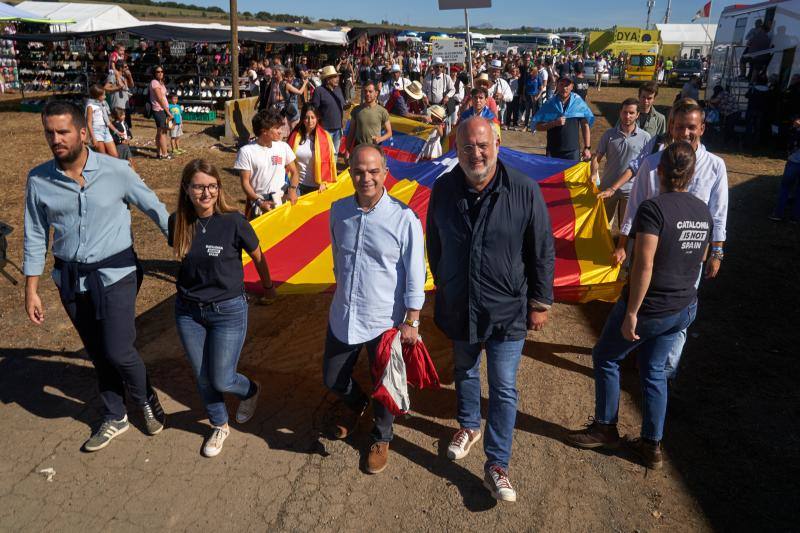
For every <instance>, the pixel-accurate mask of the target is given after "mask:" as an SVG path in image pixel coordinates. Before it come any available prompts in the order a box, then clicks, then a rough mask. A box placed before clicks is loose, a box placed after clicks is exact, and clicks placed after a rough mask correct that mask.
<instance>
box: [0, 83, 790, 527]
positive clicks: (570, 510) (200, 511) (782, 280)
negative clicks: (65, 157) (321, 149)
mask: <svg viewBox="0 0 800 533" xmlns="http://www.w3.org/2000/svg"><path fill="white" fill-rule="evenodd" d="M634 93H635V91H634V90H633V89H619V88H610V89H605V88H604V89H603V91H602V92H601V93H599V94H598V93H594V92H593V93H592V95H591V96H592V100H593V102H592V105H593V106H594V107H595V109H597V110H598V112H599V115H600V116H599V120H598V121H597V124H596V126H595V128H594V129H593V133H594V134H595V139H598V138H599V135H600V133H601V132H602V131H603V129H605V128H606V127H608V121H607V120H606V117H605V116H604V115H612V116H613V115H614V113H615V112H616V111H615V109H616V108H615V105H616V104H615V103H617V102H620V101H622V99H623V98H624V97H625V96H628V95H631V94H634ZM673 94H674V93H673V92H671V91H669V92H668V91H665V94H662V95H661V96H660V97H659V103H664V104H666V103H668V102H670V101H671V100H672V96H673ZM0 120H2V123H3V127H2V129H0V143H2V146H3V147H4V148H5V149H4V150H3V151H2V152H1V153H0V169H2V170H0V187H2V190H3V191H4V197H3V202H2V208H0V219H2V220H4V221H6V222H8V223H10V224H12V225H14V226H17V229H16V231H15V232H14V233H13V234H12V236H11V239H10V244H11V257H12V259H14V260H15V261H17V262H20V257H21V237H22V235H21V220H22V207H23V187H24V179H25V175H26V172H27V169H28V168H30V167H31V166H33V165H34V164H35V163H36V162H40V161H43V160H45V159H47V158H48V157H49V154H48V151H47V148H46V146H45V143H44V141H43V139H42V135H41V132H40V126H39V123H38V117H36V116H34V115H29V114H19V113H2V115H0ZM612 122H613V120H612ZM135 127H136V134H137V135H138V136H139V137H140V138H144V137H147V138H150V137H151V136H152V133H153V130H152V127H151V125H150V123H148V122H144V121H137V123H136V124H135ZM205 129H206V128H205V127H203V126H200V125H189V126H188V127H187V130H188V132H189V135H187V137H186V145H187V146H188V147H189V148H190V153H189V154H188V155H187V156H183V157H181V158H180V159H179V160H177V161H173V162H171V163H168V164H166V165H164V164H160V163H158V162H156V161H153V160H151V159H145V158H139V159H138V160H137V164H138V165H139V167H138V168H139V169H140V171H141V174H142V175H143V177H144V178H145V179H146V181H147V183H148V184H149V185H150V186H151V187H153V188H154V189H155V190H156V192H157V193H158V194H159V195H160V196H161V198H162V199H163V200H164V201H165V202H166V203H167V204H168V205H174V200H175V184H176V182H177V180H178V175H179V171H180V168H181V167H182V165H183V164H185V162H187V161H188V160H189V158H191V157H192V156H195V155H202V156H203V157H208V158H210V159H212V160H214V161H215V162H216V163H217V164H219V165H220V166H221V167H222V168H225V169H229V168H230V167H231V166H232V162H233V157H234V154H233V153H230V152H226V151H224V150H220V149H219V148H217V147H214V146H215V141H214V139H213V138H212V137H210V136H209V135H208V134H207V133H213V132H212V131H204V130H205ZM541 142H542V136H541V135H537V136H535V137H531V136H530V135H529V134H522V133H509V134H507V135H506V138H505V139H504V145H507V146H511V147H516V148H519V149H525V150H531V151H536V152H541V147H540V146H539V145H540V143H541ZM596 142H597V141H596V140H595V145H596ZM724 157H725V159H726V162H727V163H728V166H729V169H730V182H731V187H732V189H731V198H732V201H731V212H730V224H729V233H730V242H729V247H728V255H727V256H726V259H725V264H724V265H723V274H722V277H721V278H720V279H719V280H717V281H716V282H714V283H708V284H704V286H703V287H702V297H701V302H702V303H701V307H700V315H699V317H698V321H697V322H696V324H695V326H694V328H693V333H694V334H693V335H692V338H691V339H690V340H689V343H688V345H687V349H686V355H685V357H686V359H685V365H684V367H683V368H682V372H683V373H682V375H681V381H680V382H679V387H678V392H677V394H676V396H675V398H671V406H670V413H669V419H668V423H667V429H666V437H665V448H666V450H667V456H668V465H667V466H666V468H665V469H664V470H663V471H661V472H657V473H656V472H652V471H650V472H648V471H646V470H645V469H644V468H642V467H640V466H638V465H637V464H635V463H633V462H631V460H630V458H628V457H626V456H624V455H603V454H599V453H592V452H585V451H580V450H576V449H573V448H571V447H569V446H567V445H565V444H564V443H563V442H562V437H563V434H564V432H565V431H566V430H567V429H571V428H574V427H578V426H580V425H581V424H582V423H583V421H584V420H585V419H586V416H587V415H589V414H591V413H592V406H593V383H592V379H591V374H592V363H591V357H590V355H589V354H590V350H591V346H592V344H593V342H594V340H595V339H596V336H597V334H598V333H599V330H600V328H601V327H602V324H603V321H604V318H605V315H606V314H607V312H608V309H609V306H608V305H607V304H602V303H592V304H587V305H582V306H577V305H556V306H555V307H554V310H553V313H552V315H553V316H552V318H551V322H550V323H549V325H548V327H547V329H546V330H545V331H544V332H542V333H540V334H536V335H532V336H531V337H530V338H529V342H528V343H526V345H525V349H524V354H525V357H524V358H523V361H522V364H521V366H520V373H519V385H518V387H519V390H520V403H519V414H518V417H517V431H516V433H515V443H514V456H513V458H512V466H511V474H512V480H513V481H514V483H515V485H516V488H517V490H518V492H519V502H518V503H517V504H515V505H496V502H495V501H494V500H492V499H491V498H489V497H488V496H487V493H486V491H485V490H484V489H483V488H482V485H481V475H482V463H483V459H484V458H483V453H482V451H481V450H480V449H475V450H474V451H473V452H472V454H471V455H470V456H469V457H468V458H466V459H465V460H464V461H463V462H459V463H452V462H450V461H448V460H447V459H445V458H443V453H442V451H443V448H444V447H445V446H446V442H447V439H448V438H449V436H450V434H451V432H452V430H453V428H455V421H454V419H453V418H454V413H455V393H454V390H453V386H452V383H450V381H451V380H452V364H451V362H450V352H449V347H448V344H447V342H446V340H445V339H444V338H443V337H442V336H441V335H440V334H439V333H438V331H437V330H436V329H435V326H434V325H433V323H432V320H431V309H432V306H431V305H430V303H429V304H428V305H427V306H426V308H425V312H424V313H423V314H424V319H423V324H422V329H421V331H422V335H423V336H424V337H425V339H426V343H427V344H428V345H429V347H430V348H431V351H432V353H433V355H434V358H435V360H436V364H437V367H438V368H439V370H440V375H441V376H442V377H443V378H444V379H445V380H446V381H447V382H448V383H447V385H446V386H445V387H444V388H443V389H442V390H441V391H437V392H424V393H421V394H415V395H413V396H412V402H413V409H414V413H413V416H409V417H407V418H405V419H403V420H400V421H398V423H397V426H396V437H395V440H394V441H393V444H392V454H391V457H390V460H391V465H390V468H389V469H387V470H386V471H385V472H384V473H383V474H381V475H378V476H368V475H366V474H364V473H362V471H361V470H360V469H359V462H360V458H361V453H360V452H361V450H363V448H364V444H365V443H366V441H367V435H366V431H367V426H368V424H363V425H362V431H361V432H360V433H359V434H358V435H356V436H355V437H354V438H353V439H352V440H349V441H346V442H332V441H329V440H326V439H324V438H321V437H320V435H319V433H320V429H321V428H322V427H323V425H324V423H325V420H326V417H327V416H328V415H329V410H330V408H331V406H332V405H333V402H332V399H331V398H330V397H329V396H328V395H326V394H325V392H324V390H323V388H322V386H321V376H320V367H321V356H322V346H323V335H324V326H325V320H326V313H327V308H328V304H329V297H328V296H303V297H292V298H283V299H281V300H279V301H278V302H277V303H275V304H274V305H272V306H269V307H252V308H251V315H250V316H251V318H250V334H249V336H248V342H247V345H246V347H245V351H244V354H243V357H242V365H241V366H242V368H243V370H244V371H245V372H246V373H248V374H250V375H253V376H254V377H256V378H257V379H259V380H260V381H261V382H262V383H263V384H264V386H265V388H264V390H265V394H264V395H263V396H262V398H261V401H260V405H259V410H258V412H257V414H256V416H255V418H254V419H253V420H252V421H251V422H250V423H248V424H246V425H244V426H237V427H235V428H234V431H233V433H232V435H231V437H230V438H229V439H228V441H227V442H226V445H225V450H224V452H223V453H222V455H220V456H219V457H217V458H215V459H213V460H209V459H204V458H202V457H200V455H199V450H200V446H201V444H202V438H203V435H205V434H206V432H207V429H208V426H207V421H206V420H204V419H205V416H204V414H203V411H202V409H201V405H200V402H199V397H198V394H197V392H196V389H195V387H194V382H193V380H192V378H191V374H190V369H189V366H188V364H187V362H186V360H185V359H184V357H183V354H182V350H181V348H180V345H179V343H178V341H177V336H176V333H175V329H174V327H173V318H172V304H173V299H172V294H173V292H174V289H173V286H172V283H173V282H174V272H175V264H174V262H173V261H172V259H171V257H170V254H169V250H167V248H166V246H165V245H164V244H163V240H162V239H161V237H160V236H159V234H158V231H157V230H156V229H155V228H154V226H153V225H152V224H151V223H150V222H149V221H148V220H146V219H144V217H142V216H141V214H139V213H137V214H136V215H135V217H134V220H135V222H134V228H135V229H134V231H135V233H136V237H137V248H138V250H139V252H140V255H141V256H142V257H143V258H144V259H145V265H146V270H147V273H148V275H147V276H146V279H145V282H144V285H143V287H142V291H141V293H140V297H139V301H138V311H139V318H138V328H139V342H138V345H139V348H140V351H141V353H142V354H143V356H144V358H145V360H146V361H147V362H148V365H149V367H150V369H151V371H152V374H153V380H154V382H155V383H156V385H157V387H158V388H159V390H160V391H162V399H163V403H164V406H165V409H166V411H167V412H168V413H169V421H168V429H167V430H165V431H164V432H163V433H162V434H160V435H158V436H156V437H147V436H145V435H143V434H142V433H141V432H140V431H139V430H137V429H135V428H134V429H132V430H131V431H129V432H127V433H126V434H125V435H123V436H121V437H120V438H119V439H117V441H115V442H114V443H113V445H112V446H110V447H109V448H107V449H106V450H103V451H102V452H100V453H96V454H83V453H81V452H80V451H79V448H80V445H81V443H82V442H83V441H84V440H85V438H86V437H87V435H88V432H89V425H90V424H92V423H93V422H94V421H95V419H96V415H97V411H96V406H97V400H96V397H95V382H94V374H93V369H92V368H91V365H90V364H89V363H88V361H87V360H86V359H85V358H84V356H83V354H82V352H80V349H81V346H80V343H79V341H78V339H77V335H75V333H74V332H73V330H72V328H71V327H70V326H69V324H68V321H67V319H66V317H65V315H64V313H63V311H62V310H61V308H60V307H59V305H58V303H57V302H58V299H57V294H56V293H55V291H54V289H53V287H52V284H51V283H49V282H48V281H45V282H44V283H43V286H44V288H43V291H42V296H43V299H44V300H45V305H46V306H47V313H48V315H47V322H46V324H45V326H43V327H41V328H35V327H33V326H31V325H29V324H28V323H27V322H26V320H25V319H24V317H23V316H22V313H21V302H22V289H21V286H18V287H12V286H11V285H10V284H9V283H8V282H7V281H6V280H4V279H2V278H0V321H2V324H3V329H2V338H1V339H0V399H2V404H3V405H2V408H0V427H2V428H3V431H2V433H0V449H2V450H3V454H1V455H0V530H4V531H19V530H24V531H41V530H48V531H56V530H57V531H101V530H102V531H107V530H110V529H112V528H114V529H115V530H117V531H134V530H137V531H138V530H143V529H145V528H147V529H152V530H165V529H174V530H184V529H194V530H197V529H199V528H202V529H203V530H219V529H223V530H261V531H263V530H267V529H269V530H298V531H308V530H312V529H313V530H318V531H350V530H375V529H383V530H401V529H403V530H430V531H443V530H456V529H463V528H468V529H469V530H489V529H509V530H513V531H518V530H536V531H564V530H572V531H600V530H602V531H608V530H614V531H635V530H639V531H647V530H655V529H670V530H685V531H689V530H691V531H696V530H708V529H723V530H738V529H753V528H754V527H759V529H763V530H789V529H792V528H795V527H796V519H797V517H798V513H797V510H796V509H795V508H794V506H793V500H795V499H796V496H797V491H796V486H797V485H796V479H797V475H798V474H800V471H799V467H798V465H800V461H799V460H798V459H799V458H798V449H800V446H798V444H800V443H799V442H798V425H797V422H796V420H797V419H798V415H800V413H799V412H798V411H799V410H800V407H798V406H799V405H800V402H798V396H797V392H796V390H797V387H796V379H793V378H792V376H793V375H794V376H796V368H797V367H796V363H795V361H794V358H793V356H795V357H796V341H797V333H796V327H794V326H791V325H792V324H794V325H796V324H798V323H800V320H799V319H800V317H798V309H797V305H796V302H797V296H798V289H797V287H796V283H797V280H798V279H800V276H798V271H797V266H796V258H797V251H798V249H799V248H798V229H797V228H796V227H790V226H787V225H774V224H772V223H769V222H768V221H766V217H765V215H766V213H767V212H768V211H769V209H770V208H771V205H772V201H773V196H774V192H775V188H776V186H777V180H778V178H777V177H776V175H778V174H779V173H780V171H781V169H782V163H781V162H780V161H779V160H774V159H770V158H767V157H752V156H747V157H744V156H737V155H728V154H725V156H724ZM225 181H226V185H228V189H229V190H233V191H237V190H238V186H237V183H236V179H235V178H234V177H233V176H232V175H231V174H230V173H227V172H226V176H225ZM236 196H237V198H240V197H241V194H237V195H236ZM792 259H794V261H795V262H793V261H792ZM18 277H19V276H18ZM776 318H777V320H776ZM787 326H788V327H787ZM787 330H788V331H787ZM359 372H360V376H361V380H362V382H366V380H367V374H366V365H362V366H360V369H359ZM623 387H624V389H625V392H624V394H623V398H622V405H621V429H622V431H623V432H630V433H635V432H637V431H638V424H639V409H638V397H639V394H638V384H637V379H636V375H635V372H634V371H632V370H628V371H627V373H626V376H625V379H624V381H623ZM484 393H485V391H484ZM484 397H485V394H484ZM231 405H232V406H233V404H231ZM134 422H135V423H136V424H139V422H138V420H137V419H134ZM47 468H52V469H53V470H54V471H55V475H54V476H53V477H52V479H51V480H50V481H48V479H47V476H46V475H45V474H43V473H40V472H41V471H42V470H44V469H47Z"/></svg>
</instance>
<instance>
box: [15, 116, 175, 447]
mask: <svg viewBox="0 0 800 533" xmlns="http://www.w3.org/2000/svg"><path fill="white" fill-rule="evenodd" d="M42 123H43V125H44V130H45V138H46V139H47V142H48V144H49V145H50V150H51V151H52V152H53V156H54V159H53V160H51V161H48V162H46V163H43V164H41V165H39V166H38V167H36V168H34V169H33V170H31V172H30V173H29V174H28V182H27V186H26V198H25V238H24V254H25V255H24V264H23V272H24V274H25V276H26V284H25V310H26V312H27V314H28V317H29V318H30V320H31V321H32V322H33V323H34V324H37V325H39V324H42V323H43V322H44V318H45V312H44V306H43V304H42V301H41V299H40V298H39V295H38V286H39V277H40V276H41V275H42V273H43V271H44V266H45V257H46V255H47V248H48V244H49V233H50V229H51V228H52V229H53V247H52V252H53V255H54V256H55V267H54V269H53V279H54V281H55V283H56V285H57V286H58V288H59V293H60V295H61V302H62V304H63V305H64V309H65V310H66V312H67V315H69V317H70V319H71V320H72V323H73V324H74V325H75V329H77V331H78V334H79V335H80V337H81V340H82V341H83V343H84V346H85V347H86V352H87V353H88V354H89V357H90V358H91V359H92V362H93V363H94V366H95V369H96V371H97V381H98V385H99V389H100V398H101V400H102V402H103V423H102V424H101V425H100V427H99V428H98V429H97V430H96V431H95V433H94V434H93V435H92V436H91V437H90V438H89V440H87V441H86V443H84V446H83V449H84V450H85V451H90V452H92V451H97V450H100V449H102V448H104V447H106V446H107V445H108V444H109V443H110V442H111V440H112V439H113V438H115V437H116V436H117V435H119V434H121V433H123V432H124V431H127V430H128V428H129V424H128V416H127V413H126V409H125V393H126V391H127V392H128V394H129V395H130V398H131V400H132V402H133V403H134V404H136V405H137V406H139V407H140V408H141V409H142V412H143V414H144V419H145V426H146V429H147V432H148V433H149V434H150V435H155V434H157V433H159V432H160V431H161V430H162V429H163V427H164V411H163V410H162V408H161V405H160V404H159V401H158V397H157V396H156V393H155V390H153V389H152V387H151V386H150V383H149V380H148V377H147V370H146V369H145V366H144V362H143V361H142V359H141V357H140V356H139V354H138V352H137V351H136V348H134V341H135V339H136V327H135V319H136V293H137V291H138V288H139V284H140V283H141V278H140V275H141V270H140V267H139V264H138V261H137V259H136V254H135V253H134V251H133V241H132V237H131V215H130V211H129V210H128V205H129V204H130V205H134V206H136V207H138V208H139V209H141V210H142V211H143V212H144V213H145V214H146V215H147V216H149V217H150V218H151V219H152V220H153V221H154V222H156V224H158V226H159V228H160V229H161V232H162V233H163V234H164V235H165V236H166V235H167V219H168V214H167V210H166V209H165V207H164V204H162V203H161V202H160V201H159V200H158V198H157V197H156V195H155V194H154V193H153V191H151V190H150V189H148V188H147V186H145V184H144V182H143V181H142V180H141V179H140V178H139V176H138V175H136V173H135V172H134V171H133V170H132V169H131V168H130V166H129V165H128V163H127V161H123V160H120V159H115V158H112V157H109V156H106V155H101V154H96V153H95V152H92V151H90V150H88V149H87V148H86V147H85V146H84V142H85V141H86V119H85V117H84V115H83V112H82V110H81V109H80V108H78V107H77V106H75V105H73V104H71V103H69V102H64V101H51V102H49V103H48V104H47V105H46V106H45V108H44V111H43V112H42Z"/></svg>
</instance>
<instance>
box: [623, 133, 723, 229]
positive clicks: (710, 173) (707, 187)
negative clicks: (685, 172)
mask: <svg viewBox="0 0 800 533" xmlns="http://www.w3.org/2000/svg"><path fill="white" fill-rule="evenodd" d="M663 153H664V152H656V153H655V154H652V155H650V156H647V157H646V158H645V159H644V161H642V165H641V166H640V167H639V172H638V173H637V174H636V181H635V182H634V184H633V188H632V189H631V195H630V197H629V198H628V206H627V207H626V209H625V218H624V219H623V221H622V226H620V229H619V231H620V233H622V234H623V235H630V231H631V227H632V226H633V219H634V217H636V211H637V210H638V209H639V206H640V205H641V203H642V202H644V201H645V200H647V199H649V198H653V197H655V196H658V194H659V192H660V189H661V184H660V180H659V178H658V163H659V162H660V161H661V155H662V154H663ZM695 156H696V158H697V160H696V162H695V165H694V176H692V180H691V181H690V182H689V186H688V187H687V191H688V192H690V193H692V194H693V195H695V196H696V197H697V198H699V199H700V200H702V201H704V202H705V203H706V205H708V209H709V211H711V219H712V220H713V221H714V229H713V230H712V234H711V240H712V241H713V242H717V241H719V242H723V241H725V236H726V232H725V229H726V226H727V223H728V171H727V169H726V167H725V161H723V160H722V158H721V157H718V156H716V155H714V154H712V153H711V152H709V151H708V150H706V147H705V146H703V145H702V144H701V145H700V146H699V147H698V148H697V151H695Z"/></svg>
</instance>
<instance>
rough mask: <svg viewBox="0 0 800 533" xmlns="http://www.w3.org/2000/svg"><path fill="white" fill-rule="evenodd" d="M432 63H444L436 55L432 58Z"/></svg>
mask: <svg viewBox="0 0 800 533" xmlns="http://www.w3.org/2000/svg"><path fill="white" fill-rule="evenodd" d="M433 64H434V65H444V61H442V58H441V57H438V56H437V57H434V58H433Z"/></svg>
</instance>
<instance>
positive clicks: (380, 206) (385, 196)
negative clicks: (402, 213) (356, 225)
mask: <svg viewBox="0 0 800 533" xmlns="http://www.w3.org/2000/svg"><path fill="white" fill-rule="evenodd" d="M388 202H389V193H388V192H387V191H386V187H384V188H383V192H381V198H380V200H378V203H376V204H375V205H373V206H372V207H370V208H369V210H367V211H364V209H362V208H361V206H360V205H358V193H353V208H354V209H355V210H356V211H358V212H359V213H363V214H365V215H369V214H371V213H373V212H374V213H380V212H382V211H384V210H385V209H386V204H387V203H388Z"/></svg>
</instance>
